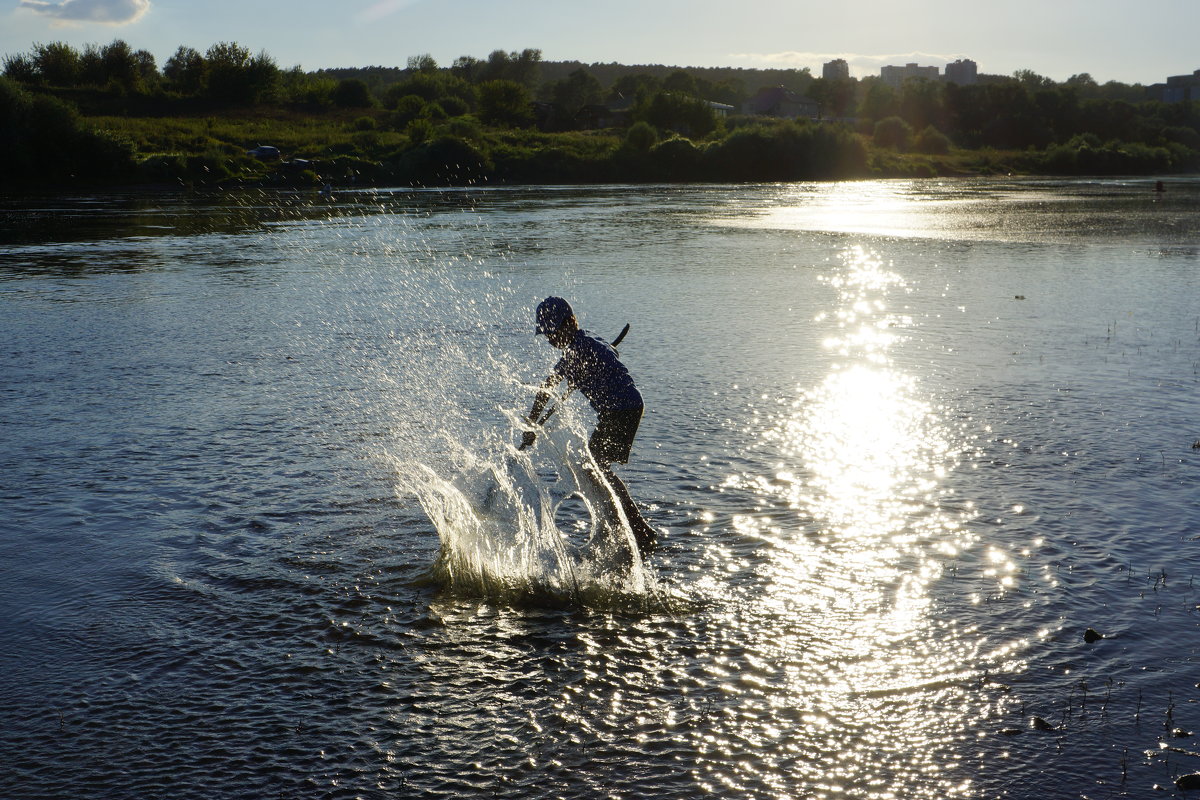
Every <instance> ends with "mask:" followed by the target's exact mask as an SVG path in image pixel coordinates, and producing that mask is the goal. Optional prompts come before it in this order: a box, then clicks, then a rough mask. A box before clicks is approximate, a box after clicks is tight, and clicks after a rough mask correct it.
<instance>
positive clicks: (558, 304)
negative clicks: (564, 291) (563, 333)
mask: <svg viewBox="0 0 1200 800" xmlns="http://www.w3.org/2000/svg"><path fill="white" fill-rule="evenodd" d="M573 316H575V312H574V311H573V310H571V304H570V303H568V302H567V301H566V300H563V299H562V298H561V297H547V298H546V299H545V300H543V301H542V302H540V303H538V307H537V328H536V329H535V330H534V333H545V334H550V333H553V332H554V331H556V330H558V329H559V328H560V327H562V324H563V323H564V322H566V321H567V320H568V319H570V318H571V317H573Z"/></svg>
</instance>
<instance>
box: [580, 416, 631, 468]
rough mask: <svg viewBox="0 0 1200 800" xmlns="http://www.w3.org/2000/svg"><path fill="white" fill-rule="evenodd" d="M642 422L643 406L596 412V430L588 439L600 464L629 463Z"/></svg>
mask: <svg viewBox="0 0 1200 800" xmlns="http://www.w3.org/2000/svg"><path fill="white" fill-rule="evenodd" d="M641 422H642V407H641V406H638V407H637V408H626V409H622V410H621V411H600V412H598V413H597V414H596V430H594V431H592V438H590V439H588V449H589V450H591V451H592V458H594V459H596V463H597V464H599V465H600V466H608V465H609V464H612V463H614V462H615V463H617V464H627V463H629V451H630V450H632V449H633V437H635V436H637V431H638V425H640V424H641Z"/></svg>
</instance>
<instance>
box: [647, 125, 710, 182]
mask: <svg viewBox="0 0 1200 800" xmlns="http://www.w3.org/2000/svg"><path fill="white" fill-rule="evenodd" d="M650 157H651V159H652V161H653V163H654V170H655V172H656V173H657V176H658V177H660V178H662V179H663V180H669V181H689V180H699V179H700V178H701V177H702V176H703V174H704V169H703V166H704V151H702V150H700V149H699V148H698V147H696V145H694V144H693V143H692V142H691V140H690V139H684V138H683V137H679V136H677V137H675V138H672V139H667V140H666V141H665V142H662V143H660V144H658V145H655V147H654V148H653V149H652V150H651V151H650Z"/></svg>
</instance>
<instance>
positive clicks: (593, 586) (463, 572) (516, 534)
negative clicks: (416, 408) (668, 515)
mask: <svg viewBox="0 0 1200 800" xmlns="http://www.w3.org/2000/svg"><path fill="white" fill-rule="evenodd" d="M589 459H590V456H589V455H588V454H587V451H586V444H585V443H584V442H583V440H582V437H581V436H580V435H579V433H578V431H577V430H576V429H575V428H574V427H573V426H567V427H562V428H560V429H558V430H553V431H545V432H544V433H543V435H542V436H541V437H540V443H539V448H538V451H537V453H536V454H530V453H527V452H523V451H518V450H517V449H515V448H513V447H511V446H507V445H505V446H502V447H501V448H500V449H499V451H498V452H496V453H494V454H492V455H485V456H478V455H476V454H474V453H472V452H470V451H468V450H466V449H460V452H459V461H460V463H462V464H463V466H462V467H461V468H460V469H459V470H458V471H457V472H456V473H455V474H453V475H451V476H449V477H447V476H443V475H440V474H438V472H437V471H435V470H434V469H433V468H432V467H430V466H428V465H426V464H424V463H421V462H420V461H401V460H395V461H394V466H395V472H396V477H397V491H398V492H400V493H401V494H402V495H413V496H416V497H417V499H418V501H419V502H420V504H421V507H422V508H423V509H424V510H425V513H426V514H427V515H428V516H429V519H430V521H432V522H433V525H434V527H435V528H436V529H437V532H438V537H439V538H440V540H441V548H440V550H439V553H438V557H437V561H436V563H435V564H434V565H433V568H432V575H433V577H434V578H435V580H437V582H438V583H440V584H441V585H443V586H444V587H446V588H447V589H448V590H450V591H452V592H456V593H464V594H481V595H484V596H487V597H493V598H497V599H501V600H505V601H516V602H524V601H530V600H533V601H536V602H549V603H570V604H577V605H587V606H611V605H626V604H629V603H630V602H634V603H639V604H640V603H643V602H644V601H645V600H647V599H649V598H650V597H651V596H652V595H653V594H654V593H655V591H654V590H655V587H654V581H653V578H652V575H651V573H650V572H649V571H648V570H647V569H646V568H645V565H644V564H643V562H642V559H641V556H640V555H639V552H638V549H637V546H636V544H635V542H634V539H633V533H632V531H631V529H630V526H629V522H628V520H627V519H625V518H624V516H623V514H622V512H621V511H620V504H619V503H617V502H616V499H615V498H614V497H613V496H612V490H611V488H609V487H608V486H607V485H606V484H604V483H603V482H600V481H597V480H596V479H595V478H593V477H591V472H590V470H589V468H588V465H589ZM568 501H578V503H579V504H580V505H582V507H583V509H584V510H585V512H586V523H585V524H584V525H582V526H581V527H582V530H581V531H577V532H576V533H578V534H580V535H574V536H573V535H571V534H570V533H568V532H567V531H564V530H563V529H562V527H560V524H559V519H558V518H559V511H560V509H561V507H562V506H563V504H564V503H567V502H568ZM609 509H611V511H610V510H609Z"/></svg>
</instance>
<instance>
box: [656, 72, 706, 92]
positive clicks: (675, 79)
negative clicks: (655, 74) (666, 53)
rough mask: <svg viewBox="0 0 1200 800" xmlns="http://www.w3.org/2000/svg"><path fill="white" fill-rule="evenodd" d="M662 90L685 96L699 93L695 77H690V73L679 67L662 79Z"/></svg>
mask: <svg viewBox="0 0 1200 800" xmlns="http://www.w3.org/2000/svg"><path fill="white" fill-rule="evenodd" d="M663 91H664V92H671V93H673V94H682V95H686V96H687V97H696V96H698V95H699V89H698V87H697V85H696V79H695V78H694V77H692V75H691V73H689V72H685V71H684V70H681V69H677V70H675V71H674V72H672V73H671V74H670V75H668V76H667V77H666V78H665V79H664V80H663Z"/></svg>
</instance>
